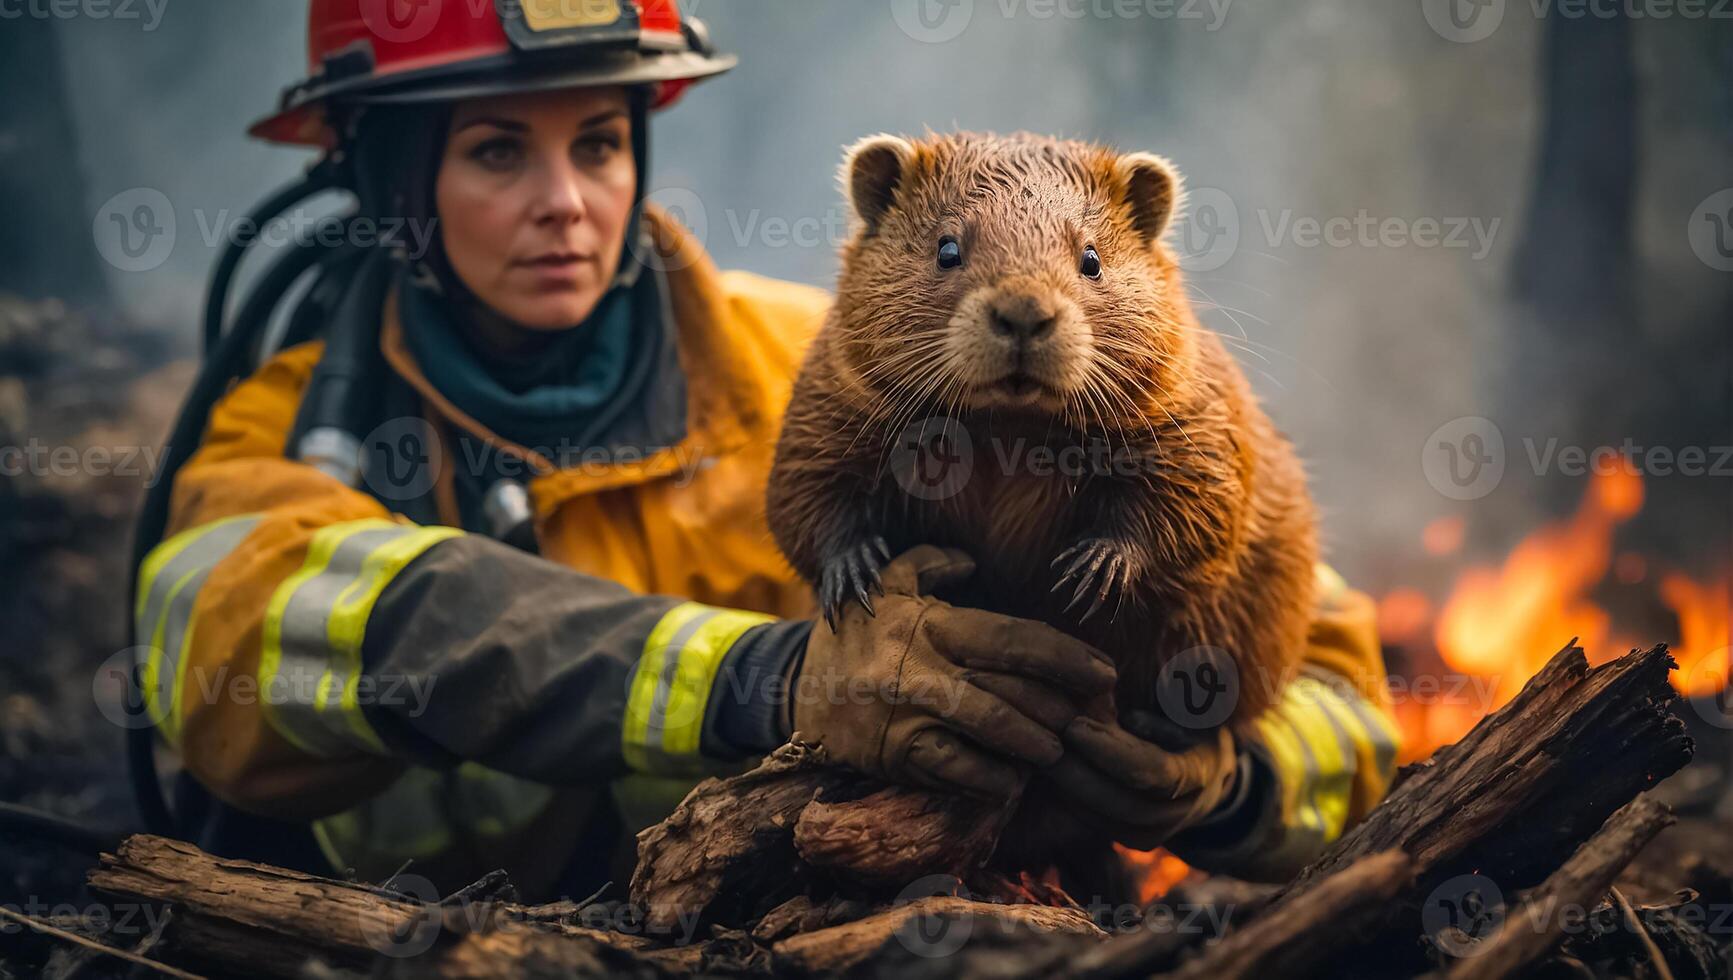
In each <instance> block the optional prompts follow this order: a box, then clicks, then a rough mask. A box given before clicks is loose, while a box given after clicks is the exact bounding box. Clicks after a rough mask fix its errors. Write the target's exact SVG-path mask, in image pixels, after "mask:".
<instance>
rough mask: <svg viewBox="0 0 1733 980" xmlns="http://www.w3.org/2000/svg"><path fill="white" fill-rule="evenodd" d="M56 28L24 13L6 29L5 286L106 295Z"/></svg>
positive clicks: (79, 296) (0, 267)
mask: <svg viewBox="0 0 1733 980" xmlns="http://www.w3.org/2000/svg"><path fill="white" fill-rule="evenodd" d="M57 30H58V28H57V26H56V24H55V21H53V20H52V19H49V18H45V17H20V18H17V19H14V20H9V21H7V22H6V26H5V29H4V30H0V92H6V93H8V94H7V97H6V98H5V99H0V214H4V215H5V216H6V227H5V228H4V229H0V292H11V293H16V294H19V295H22V296H26V297H29V298H33V299H41V298H46V297H58V298H62V299H67V300H71V301H74V302H79V303H101V302H103V301H105V300H106V299H107V298H108V284H107V280H106V279H105V278H104V277H103V273H102V266H101V264H100V260H99V258H98V257H97V253H96V248H95V244H94V242H93V240H92V238H91V230H90V229H91V219H92V212H91V210H90V205H89V202H88V201H87V200H86V194H85V185H84V178H83V176H82V172H81V169H80V156H79V151H78V141H77V138H76V137H75V136H74V130H73V125H72V103H71V100H70V99H69V98H68V97H67V93H66V87H65V82H64V75H63V74H62V65H61V55H60V43H59V37H58V35H57V33H56V31H57Z"/></svg>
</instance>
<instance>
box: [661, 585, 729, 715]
mask: <svg viewBox="0 0 1733 980" xmlns="http://www.w3.org/2000/svg"><path fill="white" fill-rule="evenodd" d="M721 612H722V610H720V609H706V610H705V611H703V612H701V613H699V614H698V615H696V616H694V617H692V618H691V619H689V620H687V621H686V622H684V623H682V624H681V625H680V629H679V630H678V631H677V632H676V633H675V634H674V636H673V638H672V639H670V640H669V641H668V646H667V652H666V653H664V654H663V656H662V671H661V673H660V674H658V675H657V677H656V698H655V700H653V701H651V702H650V721H649V724H648V726H647V728H646V735H645V740H646V741H647V742H649V744H651V745H661V744H662V733H663V731H664V730H665V729H666V727H667V724H668V700H669V698H670V697H671V696H672V695H673V692H674V676H675V675H676V674H677V673H679V670H680V654H681V653H682V652H684V651H685V649H686V644H688V643H691V642H692V637H693V636H695V635H697V633H698V630H699V629H700V628H702V627H703V626H704V624H705V623H708V622H710V621H711V620H713V619H715V618H716V617H717V616H718V615H720V614H721Z"/></svg>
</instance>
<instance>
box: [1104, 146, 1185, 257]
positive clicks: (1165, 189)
mask: <svg viewBox="0 0 1733 980" xmlns="http://www.w3.org/2000/svg"><path fill="white" fill-rule="evenodd" d="M1118 170H1119V177H1120V181H1121V183H1122V185H1123V186H1124V188H1125V203H1126V206H1127V207H1129V208H1130V209H1131V224H1132V227H1134V228H1136V229H1137V231H1138V233H1139V234H1140V235H1142V236H1143V241H1144V244H1146V245H1148V244H1152V243H1154V242H1155V241H1156V239H1158V238H1160V237H1161V235H1162V233H1163V232H1165V231H1166V230H1167V226H1168V222H1169V221H1171V220H1172V219H1173V216H1174V214H1176V213H1177V212H1178V211H1179V209H1180V207H1181V206H1182V204H1183V203H1184V201H1185V180H1184V178H1182V177H1181V176H1180V175H1179V171H1178V170H1176V169H1174V166H1173V164H1172V163H1170V162H1168V160H1167V158H1166V157H1158V156H1156V155H1155V154H1153V153H1127V154H1126V155H1124V156H1122V157H1120V158H1119V167H1118Z"/></svg>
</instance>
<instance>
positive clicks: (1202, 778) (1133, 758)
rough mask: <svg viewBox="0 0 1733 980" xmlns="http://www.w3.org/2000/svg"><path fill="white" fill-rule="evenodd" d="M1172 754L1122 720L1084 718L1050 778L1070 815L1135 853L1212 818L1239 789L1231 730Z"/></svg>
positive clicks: (1072, 729)
mask: <svg viewBox="0 0 1733 980" xmlns="http://www.w3.org/2000/svg"><path fill="white" fill-rule="evenodd" d="M1165 741H1167V742H1168V743H1169V744H1170V745H1172V746H1173V748H1171V749H1169V748H1164V747H1163V746H1162V745H1158V744H1156V743H1155V742H1151V741H1147V740H1145V739H1142V738H1139V737H1138V736H1136V735H1134V734H1132V733H1131V732H1129V731H1126V730H1125V729H1124V728H1123V727H1121V726H1120V725H1119V723H1118V722H1117V721H1113V720H1108V721H1103V720H1101V719H1100V718H1098V717H1089V716H1086V715H1080V716H1078V717H1077V718H1076V719H1074V720H1073V721H1072V722H1071V724H1070V725H1068V726H1067V727H1066V729H1065V756H1064V758H1062V759H1060V760H1059V762H1058V763H1057V764H1055V765H1053V766H1050V767H1048V768H1047V769H1046V770H1044V771H1043V772H1042V774H1041V775H1042V777H1043V778H1044V779H1047V780H1050V781H1051V782H1052V783H1054V784H1055V785H1056V786H1057V787H1058V789H1059V791H1060V793H1061V794H1062V796H1063V798H1064V799H1065V800H1066V802H1067V803H1068V804H1069V806H1070V809H1071V810H1072V811H1073V812H1074V813H1076V814H1077V815H1078V816H1079V817H1080V818H1082V819H1083V820H1084V821H1085V822H1087V823H1089V824H1090V825H1092V826H1094V827H1096V828H1098V829H1099V830H1101V831H1102V832H1103V833H1106V834H1109V835H1111V836H1112V837H1113V839H1114V840H1116V841H1118V842H1120V843H1121V844H1124V845H1125V846H1127V847H1130V848H1132V849H1134V850H1139V851H1147V850H1150V849H1152V848H1156V847H1160V846H1161V845H1162V844H1163V843H1165V842H1166V841H1167V840H1168V839H1169V838H1171V837H1173V835H1175V834H1177V833H1179V832H1180V831H1182V830H1185V829H1186V828H1187V827H1191V826H1193V825H1195V824H1196V823H1197V822H1198V821H1200V820H1202V819H1203V818H1204V817H1206V816H1209V815H1210V814H1211V813H1212V812H1213V811H1214V810H1215V809H1216V807H1218V806H1220V805H1221V803H1222V801H1223V800H1225V799H1227V798H1228V796H1229V794H1231V793H1232V792H1233V790H1234V780H1235V775H1236V773H1237V772H1238V769H1239V759H1238V755H1237V753H1236V751H1235V747H1234V737H1233V733H1232V732H1230V731H1228V730H1227V729H1226V728H1220V729H1216V730H1214V731H1210V732H1205V733H1202V741H1197V742H1195V743H1194V744H1189V745H1182V744H1181V741H1180V740H1177V739H1173V738H1169V739H1165Z"/></svg>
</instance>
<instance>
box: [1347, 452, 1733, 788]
mask: <svg viewBox="0 0 1733 980" xmlns="http://www.w3.org/2000/svg"><path fill="white" fill-rule="evenodd" d="M1643 497H1644V488H1643V481H1642V478H1641V477H1640V476H1639V475H1638V474H1637V473H1636V472H1635V471H1634V470H1632V469H1630V468H1628V467H1627V468H1620V469H1616V470H1611V471H1601V472H1597V474H1596V475H1595V477H1594V479H1593V480H1592V482H1591V483H1590V484H1589V489H1588V492H1587V493H1586V494H1585V496H1584V499H1583V502H1582V504H1581V506H1580V507H1579V508H1578V510H1577V512H1576V514H1575V515H1573V516H1572V517H1571V518H1570V519H1569V520H1565V521H1560V522H1558V523H1554V524H1549V525H1546V526H1544V527H1541V528H1540V529H1538V530H1536V531H1534V532H1533V533H1531V534H1530V535H1528V536H1527V537H1526V538H1524V539H1523V540H1522V541H1521V542H1520V543H1518V544H1517V546H1516V548H1515V549H1513V550H1512V551H1511V553H1510V554H1509V556H1507V557H1506V558H1505V560H1504V562H1503V563H1502V564H1501V565H1500V566H1498V567H1490V566H1479V567H1472V568H1469V569H1467V570H1466V571H1464V572H1463V573H1462V574H1461V576H1460V577H1459V578H1458V579H1457V581H1456V583H1455V586H1454V588H1453V590H1452V592H1451V594H1450V596H1449V598H1448V599H1446V600H1445V602H1444V603H1443V605H1442V606H1441V607H1440V609H1439V612H1438V616H1437V619H1436V620H1435V621H1432V620H1429V616H1430V611H1429V609H1428V607H1427V605H1426V602H1425V596H1424V594H1422V593H1419V592H1417V591H1416V590H1414V589H1408V588H1398V589H1393V590H1391V591H1390V592H1389V593H1388V594H1386V595H1385V596H1384V597H1383V598H1382V599H1381V600H1380V601H1379V603H1378V614H1379V625H1380V627H1381V630H1382V633H1383V636H1384V639H1385V640H1386V642H1393V643H1397V644H1401V645H1408V646H1413V645H1417V644H1420V643H1423V642H1424V641H1423V639H1422V638H1423V637H1424V635H1425V632H1426V628H1427V626H1428V624H1429V625H1430V627H1431V633H1432V642H1433V645H1434V646H1435V647H1436V649H1437V651H1438V653H1439V655H1440V656H1441V657H1442V658H1443V659H1444V662H1445V663H1446V664H1447V665H1448V666H1449V667H1450V668H1451V669H1452V670H1455V671H1460V672H1461V673H1462V674H1464V675H1467V676H1468V678H1469V679H1470V680H1472V681H1475V682H1476V683H1480V684H1482V685H1484V687H1483V688H1482V690H1483V691H1489V692H1490V696H1476V697H1467V698H1457V699H1437V700H1435V701H1423V700H1421V699H1419V698H1418V697H1416V698H1409V699H1402V698H1399V699H1398V700H1397V704H1396V709H1397V715H1398V721H1399V722H1400V723H1401V726H1402V728H1403V732H1404V735H1405V736H1406V740H1407V744H1406V745H1405V746H1404V748H1405V749H1407V750H1408V751H1406V752H1405V753H1404V755H1405V756H1407V757H1408V758H1410V759H1413V758H1424V757H1425V756H1426V755H1428V754H1430V753H1431V751H1432V750H1433V749H1434V748H1436V747H1438V746H1440V745H1444V744H1446V743H1449V742H1453V741H1455V740H1456V739H1458V738H1460V737H1461V736H1462V735H1463V734H1464V733H1465V732H1467V731H1468V729H1469V728H1470V727H1471V726H1473V724H1474V723H1475V722H1476V721H1478V720H1479V718H1480V717H1481V716H1482V715H1484V714H1485V713H1486V712H1488V711H1491V710H1492V709H1494V708H1496V707H1498V706H1499V705H1501V704H1503V703H1505V702H1506V701H1508V700H1510V698H1511V697H1513V696H1514V695H1515V694H1516V692H1517V691H1519V690H1521V689H1522V685H1523V684H1524V683H1525V682H1527V680H1528V679H1529V678H1530V677H1532V676H1534V673H1535V672H1536V671H1538V670H1539V669H1540V668H1541V667H1542V666H1543V665H1544V664H1545V663H1546V660H1547V659H1548V658H1549V657H1551V656H1552V654H1553V653H1555V652H1556V651H1557V650H1558V648H1559V647H1560V646H1562V645H1563V644H1564V642H1565V641H1566V640H1568V639H1569V638H1571V637H1573V636H1574V637H1577V638H1578V640H1577V642H1578V644H1579V645H1581V646H1582V647H1583V649H1585V650H1587V651H1588V652H1589V654H1590V655H1591V656H1594V657H1597V658H1609V657H1612V656H1616V655H1617V654H1619V653H1622V652H1624V651H1625V650H1626V649H1628V648H1630V647H1632V646H1635V645H1637V644H1635V643H1632V642H1629V641H1628V640H1627V638H1626V637H1624V636H1622V635H1620V634H1618V633H1617V632H1615V631H1614V629H1613V625H1612V617H1611V615H1609V614H1608V612H1607V611H1606V610H1605V609H1603V608H1601V607H1600V606H1599V605H1597V604H1595V603H1594V602H1593V601H1592V600H1591V599H1590V598H1589V596H1590V594H1591V593H1592V591H1593V590H1594V589H1595V588H1596V587H1597V586H1599V585H1600V584H1601V583H1602V581H1603V580H1605V579H1607V578H1608V576H1609V573H1610V574H1611V575H1612V577H1613V579H1614V580H1615V581H1617V582H1619V583H1622V584H1623V585H1624V586H1626V587H1628V588H1636V587H1647V586H1644V585H1643V583H1646V582H1652V581H1654V582H1658V584H1657V585H1655V586H1654V588H1655V589H1656V590H1657V595H1658V597H1659V600H1660V601H1661V602H1662V603H1665V605H1666V606H1667V607H1668V608H1669V609H1671V610H1672V612H1673V615H1674V617H1675V618H1676V619H1677V621H1678V633H1677V639H1678V640H1679V642H1678V643H1677V644H1672V645H1671V646H1670V648H1671V650H1672V652H1673V656H1674V658H1675V659H1676V660H1677V661H1678V662H1679V667H1680V669H1679V670H1677V671H1675V672H1674V673H1673V675H1672V680H1673V684H1674V686H1675V687H1677V688H1678V689H1679V690H1680V691H1682V692H1684V693H1685V694H1688V695H1703V694H1711V693H1714V692H1716V691H1718V690H1722V689H1723V688H1725V687H1726V685H1727V683H1728V679H1729V676H1730V674H1733V669H1730V664H1733V649H1730V647H1733V574H1730V575H1729V577H1726V578H1724V579H1722V580H1720V581H1718V582H1716V583H1713V584H1705V583H1700V582H1698V581H1696V580H1694V579H1692V578H1691V577H1690V576H1688V575H1686V574H1684V573H1683V572H1679V571H1665V572H1661V570H1660V569H1656V568H1655V565H1656V564H1657V563H1656V562H1653V561H1651V560H1649V559H1647V558H1645V557H1644V556H1642V555H1639V554H1636V553H1634V552H1626V553H1624V554H1620V555H1618V556H1617V559H1616V560H1615V558H1614V551H1613V536H1614V532H1615V531H1616V530H1617V528H1618V526H1619V525H1620V524H1622V523H1624V522H1625V521H1628V520H1630V519H1631V518H1632V517H1633V516H1635V515H1636V514H1637V512H1638V511H1639V510H1641V509H1642V506H1643ZM1459 534H1460V529H1459V528H1457V527H1455V526H1452V525H1449V524H1443V523H1441V522H1440V521H1434V522H1433V523H1432V524H1431V525H1429V526H1428V527H1427V528H1426V530H1425V532H1424V533H1423V534H1422V540H1421V543H1422V546H1423V547H1424V548H1425V550H1426V551H1427V552H1428V553H1429V554H1433V555H1442V554H1448V553H1450V552H1451V551H1453V548H1449V547H1443V546H1442V545H1443V544H1445V543H1451V544H1454V543H1455V542H1454V541H1453V540H1451V539H1456V538H1457V537H1458V535H1459ZM1409 680H1415V679H1413V678H1410V679H1409ZM1413 690H1414V693H1415V694H1416V695H1418V693H1419V686H1418V684H1416V685H1415V687H1414V689H1413ZM1475 693H1480V692H1475Z"/></svg>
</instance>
